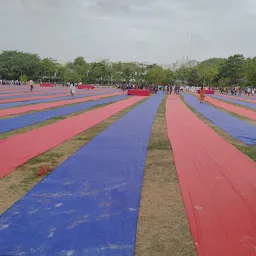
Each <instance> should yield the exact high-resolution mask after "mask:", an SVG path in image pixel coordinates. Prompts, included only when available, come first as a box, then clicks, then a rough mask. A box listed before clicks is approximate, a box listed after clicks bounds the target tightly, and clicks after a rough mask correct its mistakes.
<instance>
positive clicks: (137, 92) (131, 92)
mask: <svg viewBox="0 0 256 256" xmlns="http://www.w3.org/2000/svg"><path fill="white" fill-rule="evenodd" d="M127 94H128V95H136V96H150V91H149V90H141V89H132V90H128V92H127Z"/></svg>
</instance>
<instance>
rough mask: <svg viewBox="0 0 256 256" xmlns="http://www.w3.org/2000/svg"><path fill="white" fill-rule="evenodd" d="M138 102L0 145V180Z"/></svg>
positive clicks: (101, 110) (112, 106)
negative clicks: (32, 159)
mask: <svg viewBox="0 0 256 256" xmlns="http://www.w3.org/2000/svg"><path fill="white" fill-rule="evenodd" d="M141 100H142V97H132V98H130V99H127V100H122V101H120V102H116V103H113V104H110V105H108V106H106V107H102V108H99V109H95V110H91V111H88V112H85V113H83V114H80V115H77V116H74V117H70V118H67V119H64V120H61V121H58V122H55V123H53V124H51V125H47V126H43V127H40V128H38V129H34V130H32V131H29V132H25V133H21V134H18V135H15V136H12V137H9V138H7V139H4V140H1V141H0V163H1V168H0V178H1V177H3V176H5V175H7V174H9V173H10V172H12V171H13V170H14V169H15V168H17V167H19V166H20V165H22V164H24V163H26V162H27V161H28V160H29V159H31V158H33V157H36V156H38V155H40V154H42V153H44V152H46V151H48V150H50V149H51V148H53V147H56V146H58V145H59V144H61V143H63V142H64V141H66V140H68V139H70V138H72V137H73V136H75V135H77V134H79V133H81V132H83V131H85V130H87V129H89V128H91V127H93V126H94V125H96V124H98V123H100V122H101V121H103V120H105V119H107V118H109V117H111V116H112V115H114V114H116V113H118V112H119V111H121V110H123V109H125V108H127V107H130V106H132V105H133V104H135V103H137V102H139V101H141Z"/></svg>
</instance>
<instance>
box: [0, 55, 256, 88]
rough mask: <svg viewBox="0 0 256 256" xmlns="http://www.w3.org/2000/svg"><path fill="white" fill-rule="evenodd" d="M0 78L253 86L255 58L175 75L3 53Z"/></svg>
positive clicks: (209, 63)
mask: <svg viewBox="0 0 256 256" xmlns="http://www.w3.org/2000/svg"><path fill="white" fill-rule="evenodd" d="M0 79H2V80H3V79H5V80H20V81H22V82H25V81H27V80H29V79H33V80H35V81H42V82H45V81H47V82H57V83H65V82H75V83H78V82H82V83H84V84H88V83H92V84H120V83H136V84H148V85H150V84H180V85H181V84H182V85H189V86H200V85H205V86H221V87H224V86H232V85H238V86H254V85H255V84H256V58H245V57H244V56H243V55H240V54H235V55H233V56H230V57H228V58H211V59H208V60H205V61H202V62H201V63H199V64H198V65H197V66H196V67H193V68H191V67H187V66H186V65H184V66H181V67H180V68H179V69H177V70H176V71H175V72H173V71H172V70H171V69H164V68H163V67H161V66H159V65H157V64H153V65H146V64H140V63H135V62H129V63H125V62H109V61H106V60H102V61H100V62H91V63H88V62H86V60H85V59H84V58H83V57H77V58H76V59H75V60H74V61H72V62H68V63H66V64H61V63H59V62H58V61H57V60H54V59H52V58H43V59H41V58H40V57H39V56H38V55H37V54H32V53H24V52H19V51H3V52H2V53H1V54H0Z"/></svg>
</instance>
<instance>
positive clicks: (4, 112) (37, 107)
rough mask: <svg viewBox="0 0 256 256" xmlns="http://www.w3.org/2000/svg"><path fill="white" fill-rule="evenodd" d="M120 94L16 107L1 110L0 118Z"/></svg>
mask: <svg viewBox="0 0 256 256" xmlns="http://www.w3.org/2000/svg"><path fill="white" fill-rule="evenodd" d="M106 93H107V92H106ZM120 94H122V93H121V92H116V93H111V94H101V95H95V96H91V97H85V98H79V99H72V100H61V101H56V102H50V103H40V104H33V105H28V106H22V107H17V108H10V109H3V110H0V117H2V116H10V115H18V114H21V113H25V112H29V111H37V110H43V109H47V108H54V107H60V106H64V105H68V104H74V103H80V102H86V101H90V100H97V99H101V98H105V97H111V96H116V95H120Z"/></svg>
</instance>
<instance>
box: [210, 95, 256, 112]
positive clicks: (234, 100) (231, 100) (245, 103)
mask: <svg viewBox="0 0 256 256" xmlns="http://www.w3.org/2000/svg"><path fill="white" fill-rule="evenodd" d="M213 97H214V98H216V99H220V100H225V101H228V102H233V103H236V104H239V105H243V106H246V107H249V108H253V109H256V102H255V103H251V102H247V101H244V100H242V99H241V100H238V99H237V100H236V99H232V98H228V97H223V96H213Z"/></svg>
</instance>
